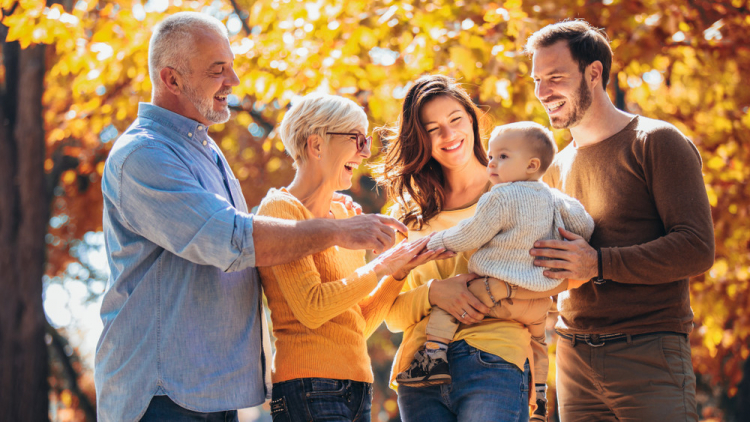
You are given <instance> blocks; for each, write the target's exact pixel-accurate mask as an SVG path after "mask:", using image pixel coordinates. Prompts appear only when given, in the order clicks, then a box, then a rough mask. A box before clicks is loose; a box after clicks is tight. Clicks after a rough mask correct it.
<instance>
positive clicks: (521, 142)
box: [487, 134, 539, 185]
mask: <svg viewBox="0 0 750 422" xmlns="http://www.w3.org/2000/svg"><path fill="white" fill-rule="evenodd" d="M487 158H489V160H490V163H489V164H488V165H487V174H489V176H490V181H491V182H492V184H493V185H496V184H498V183H508V182H519V181H526V180H538V179H539V175H538V171H537V170H538V166H537V167H534V166H533V163H532V159H534V158H536V159H537V160H538V157H535V154H534V152H533V148H531V143H530V142H529V141H528V140H527V139H526V138H524V137H523V136H520V135H518V134H505V135H499V136H496V137H494V138H492V139H490V142H489V145H488V150H487Z"/></svg>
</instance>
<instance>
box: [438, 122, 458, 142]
mask: <svg viewBox="0 0 750 422" xmlns="http://www.w3.org/2000/svg"><path fill="white" fill-rule="evenodd" d="M455 133H456V131H455V130H453V128H452V127H451V125H445V126H443V127H442V128H441V129H440V134H441V135H442V136H443V138H445V139H448V140H451V139H453V137H454V136H455Z"/></svg>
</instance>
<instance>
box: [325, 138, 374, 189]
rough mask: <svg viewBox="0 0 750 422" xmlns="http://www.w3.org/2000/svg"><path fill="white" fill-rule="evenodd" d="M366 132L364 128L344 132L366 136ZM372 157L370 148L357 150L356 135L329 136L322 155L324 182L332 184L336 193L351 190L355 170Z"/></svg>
mask: <svg viewBox="0 0 750 422" xmlns="http://www.w3.org/2000/svg"><path fill="white" fill-rule="evenodd" d="M366 130H367V129H366V128H364V127H357V128H354V129H352V130H345V131H342V132H350V133H361V134H365V131H366ZM370 155H371V154H370V148H369V147H367V148H365V149H364V151H359V150H358V149H357V137H356V136H355V135H328V143H327V145H326V147H325V150H324V151H323V152H322V153H321V156H322V157H323V161H322V162H321V169H322V171H323V172H324V173H325V174H324V181H325V182H326V183H330V184H331V186H332V188H333V190H334V191H338V190H346V189H349V188H351V187H352V176H353V175H354V170H355V169H356V168H357V167H359V165H360V164H362V162H363V161H364V160H366V159H368V158H370Z"/></svg>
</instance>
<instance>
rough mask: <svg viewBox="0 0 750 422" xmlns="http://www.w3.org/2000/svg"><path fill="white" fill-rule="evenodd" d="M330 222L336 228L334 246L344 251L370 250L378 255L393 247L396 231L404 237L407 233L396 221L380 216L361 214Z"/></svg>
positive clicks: (404, 227)
mask: <svg viewBox="0 0 750 422" xmlns="http://www.w3.org/2000/svg"><path fill="white" fill-rule="evenodd" d="M332 222H333V223H334V224H336V228H337V234H336V239H337V240H336V244H337V245H339V246H341V247H342V248H346V249H372V251H373V252H374V253H378V252H381V251H384V250H386V249H389V248H390V247H391V246H393V244H394V243H395V241H396V230H398V231H400V232H401V233H403V234H404V235H406V234H407V233H408V229H407V228H406V226H404V225H403V224H401V223H400V222H399V221H398V220H396V219H395V218H392V217H388V216H385V215H380V214H363V215H357V216H354V217H351V218H346V219H343V220H333V221H332Z"/></svg>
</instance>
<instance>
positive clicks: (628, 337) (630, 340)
mask: <svg viewBox="0 0 750 422" xmlns="http://www.w3.org/2000/svg"><path fill="white" fill-rule="evenodd" d="M625 341H626V342H627V343H628V344H632V343H633V338H632V337H630V334H625Z"/></svg>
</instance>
